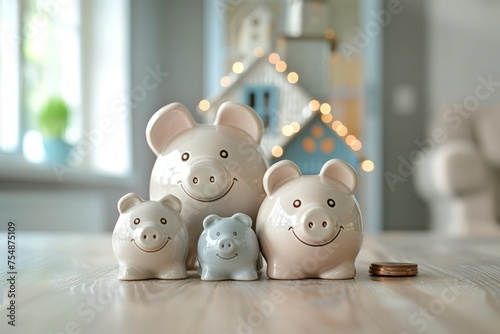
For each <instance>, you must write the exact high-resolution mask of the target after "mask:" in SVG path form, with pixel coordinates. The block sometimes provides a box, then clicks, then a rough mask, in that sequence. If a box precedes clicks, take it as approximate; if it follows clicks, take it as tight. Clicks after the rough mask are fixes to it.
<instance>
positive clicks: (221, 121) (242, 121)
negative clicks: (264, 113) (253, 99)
mask: <svg viewBox="0 0 500 334" xmlns="http://www.w3.org/2000/svg"><path fill="white" fill-rule="evenodd" d="M214 124H215V125H226V126H231V127H233V128H237V129H240V130H241V131H243V132H246V133H247V134H249V135H250V137H252V139H253V140H254V141H255V142H256V143H257V144H259V143H260V140H261V139H262V134H263V133H264V125H263V124H262V120H261V119H260V117H259V115H257V113H256V112H255V111H254V110H253V109H252V108H250V107H249V106H247V105H244V104H241V103H237V102H224V103H223V104H222V105H221V106H220V107H219V110H217V116H216V117H215V122H214Z"/></svg>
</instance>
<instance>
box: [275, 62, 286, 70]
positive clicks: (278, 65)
mask: <svg viewBox="0 0 500 334" xmlns="http://www.w3.org/2000/svg"><path fill="white" fill-rule="evenodd" d="M286 67H287V65H286V63H285V62H284V61H283V60H280V61H279V62H277V63H276V71H278V72H285V71H286Z"/></svg>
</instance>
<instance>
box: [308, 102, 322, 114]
mask: <svg viewBox="0 0 500 334" xmlns="http://www.w3.org/2000/svg"><path fill="white" fill-rule="evenodd" d="M319 106H320V104H319V101H318V100H311V102H309V109H311V110H312V111H318V110H319Z"/></svg>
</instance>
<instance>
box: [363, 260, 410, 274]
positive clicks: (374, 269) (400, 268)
mask: <svg viewBox="0 0 500 334" xmlns="http://www.w3.org/2000/svg"><path fill="white" fill-rule="evenodd" d="M369 273H370V275H374V276H416V275H417V274H418V265H417V264H416V263H403V262H375V263H372V264H371V265H370V269H369Z"/></svg>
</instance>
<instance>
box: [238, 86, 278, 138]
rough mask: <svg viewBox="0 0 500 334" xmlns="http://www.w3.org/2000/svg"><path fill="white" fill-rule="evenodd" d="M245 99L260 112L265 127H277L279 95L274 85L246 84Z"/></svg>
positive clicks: (270, 128) (245, 101) (246, 102)
mask: <svg viewBox="0 0 500 334" xmlns="http://www.w3.org/2000/svg"><path fill="white" fill-rule="evenodd" d="M243 101H244V103H245V104H247V105H248V106H250V107H252V108H253V109H254V110H255V111H256V112H257V114H259V116H260V118H261V119H262V122H263V123H264V127H265V128H266V129H269V130H271V131H274V130H275V129H276V124H277V119H276V117H277V111H278V97H277V89H276V87H274V86H246V87H244V89H243Z"/></svg>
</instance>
